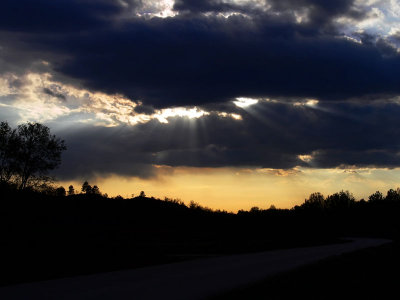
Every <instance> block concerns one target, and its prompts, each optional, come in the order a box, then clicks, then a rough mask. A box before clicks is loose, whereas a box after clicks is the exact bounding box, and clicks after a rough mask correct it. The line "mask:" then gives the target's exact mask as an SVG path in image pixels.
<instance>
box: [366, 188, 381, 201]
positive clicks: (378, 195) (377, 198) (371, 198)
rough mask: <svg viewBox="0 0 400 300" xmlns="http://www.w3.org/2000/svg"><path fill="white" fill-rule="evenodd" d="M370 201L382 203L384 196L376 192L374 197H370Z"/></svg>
mask: <svg viewBox="0 0 400 300" xmlns="http://www.w3.org/2000/svg"><path fill="white" fill-rule="evenodd" d="M368 200H369V201H371V202H375V201H382V200H383V194H382V193H381V192H380V191H376V192H375V193H373V194H372V195H370V196H369V197H368Z"/></svg>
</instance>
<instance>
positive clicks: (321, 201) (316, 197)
mask: <svg viewBox="0 0 400 300" xmlns="http://www.w3.org/2000/svg"><path fill="white" fill-rule="evenodd" d="M303 207H304V208H312V209H323V208H325V198H324V195H322V194H321V193H319V192H316V193H312V194H311V195H310V196H309V197H308V199H306V200H305V201H304V204H303Z"/></svg>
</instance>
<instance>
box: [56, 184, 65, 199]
mask: <svg viewBox="0 0 400 300" xmlns="http://www.w3.org/2000/svg"><path fill="white" fill-rule="evenodd" d="M56 195H57V196H60V197H64V196H65V195H66V192H65V188H64V187H62V186H60V187H58V188H57V189H56Z"/></svg>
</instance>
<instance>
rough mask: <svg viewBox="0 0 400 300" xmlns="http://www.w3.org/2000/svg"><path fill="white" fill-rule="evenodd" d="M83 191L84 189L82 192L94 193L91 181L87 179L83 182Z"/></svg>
mask: <svg viewBox="0 0 400 300" xmlns="http://www.w3.org/2000/svg"><path fill="white" fill-rule="evenodd" d="M81 191H82V193H85V194H91V193H92V186H91V185H90V184H89V182H87V181H85V182H84V183H83V184H82V189H81Z"/></svg>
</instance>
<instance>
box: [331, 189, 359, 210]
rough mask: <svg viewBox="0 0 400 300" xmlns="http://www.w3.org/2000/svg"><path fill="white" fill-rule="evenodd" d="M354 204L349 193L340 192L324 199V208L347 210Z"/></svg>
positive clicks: (352, 197)
mask: <svg viewBox="0 0 400 300" xmlns="http://www.w3.org/2000/svg"><path fill="white" fill-rule="evenodd" d="M354 203H355V198H354V196H353V194H351V193H350V192H349V191H340V192H339V193H335V194H333V195H330V196H328V197H327V198H326V206H327V207H328V208H331V209H332V208H333V209H347V208H350V207H351V206H352V205H353V204H354Z"/></svg>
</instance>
